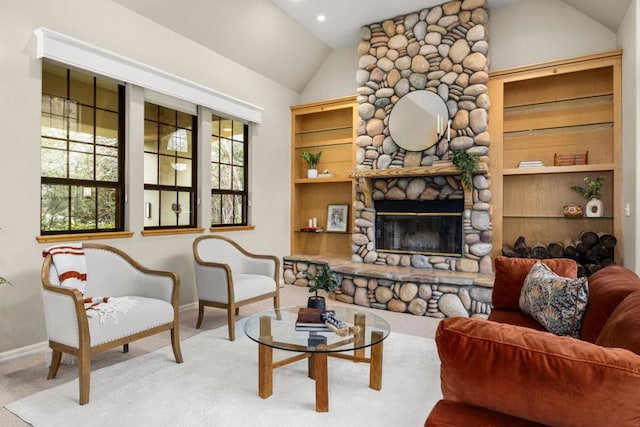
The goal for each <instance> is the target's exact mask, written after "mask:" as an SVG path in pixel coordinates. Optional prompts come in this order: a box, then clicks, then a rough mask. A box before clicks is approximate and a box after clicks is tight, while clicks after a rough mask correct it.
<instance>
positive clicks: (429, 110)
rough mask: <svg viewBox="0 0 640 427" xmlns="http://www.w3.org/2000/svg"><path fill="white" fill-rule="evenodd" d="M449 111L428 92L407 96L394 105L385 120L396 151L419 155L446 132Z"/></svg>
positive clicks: (434, 95)
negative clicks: (414, 152) (397, 148)
mask: <svg viewBox="0 0 640 427" xmlns="http://www.w3.org/2000/svg"><path fill="white" fill-rule="evenodd" d="M448 121H449V110H448V109H447V104H445V102H444V100H443V99H442V98H440V96H438V94H436V93H434V92H431V91H428V90H417V91H414V92H409V93H408V94H406V95H405V96H403V97H402V98H400V99H399V100H398V102H396V105H394V106H393V109H392V110H391V115H390V116H389V133H390V134H391V138H393V140H394V141H395V143H396V144H398V145H399V146H400V147H402V148H404V149H405V150H408V151H422V150H426V149H427V148H429V147H431V146H432V145H434V144H435V143H437V142H438V141H439V140H440V138H441V137H442V136H443V135H445V134H446V132H447V123H448Z"/></svg>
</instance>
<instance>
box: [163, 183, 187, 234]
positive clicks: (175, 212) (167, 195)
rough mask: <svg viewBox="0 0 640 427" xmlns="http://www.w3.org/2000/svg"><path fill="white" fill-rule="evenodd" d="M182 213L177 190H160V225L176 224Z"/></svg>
mask: <svg viewBox="0 0 640 427" xmlns="http://www.w3.org/2000/svg"><path fill="white" fill-rule="evenodd" d="M181 214H182V206H181V205H180V204H179V203H178V192H177V191H161V192H160V225H161V226H165V227H167V226H177V225H178V218H179V217H180V215H181Z"/></svg>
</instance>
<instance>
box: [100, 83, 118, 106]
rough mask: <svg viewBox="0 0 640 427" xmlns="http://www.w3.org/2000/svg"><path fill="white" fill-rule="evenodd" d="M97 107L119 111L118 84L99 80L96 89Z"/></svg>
mask: <svg viewBox="0 0 640 427" xmlns="http://www.w3.org/2000/svg"><path fill="white" fill-rule="evenodd" d="M96 107H98V108H103V109H105V110H110V111H118V107H119V106H118V84H117V83H114V82H110V81H106V80H103V79H98V82H97V87H96Z"/></svg>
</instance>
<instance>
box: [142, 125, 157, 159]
mask: <svg viewBox="0 0 640 427" xmlns="http://www.w3.org/2000/svg"><path fill="white" fill-rule="evenodd" d="M144 151H148V152H150V153H157V152H158V123H156V122H150V121H148V120H145V122H144Z"/></svg>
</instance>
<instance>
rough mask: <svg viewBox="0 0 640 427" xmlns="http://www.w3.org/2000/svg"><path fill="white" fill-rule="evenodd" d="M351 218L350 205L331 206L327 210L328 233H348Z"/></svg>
mask: <svg viewBox="0 0 640 427" xmlns="http://www.w3.org/2000/svg"><path fill="white" fill-rule="evenodd" d="M348 218H349V205H329V206H328V208H327V228H326V231H338V232H346V231H347V224H348V222H349V221H348Z"/></svg>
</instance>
